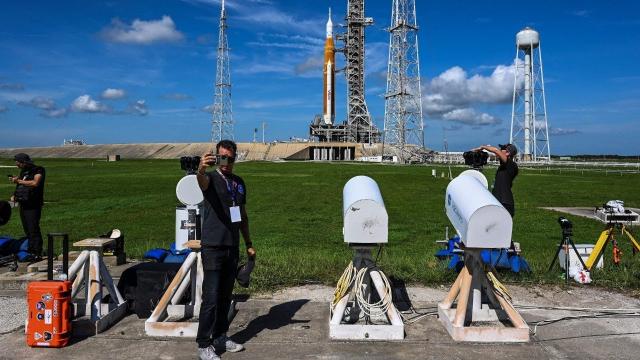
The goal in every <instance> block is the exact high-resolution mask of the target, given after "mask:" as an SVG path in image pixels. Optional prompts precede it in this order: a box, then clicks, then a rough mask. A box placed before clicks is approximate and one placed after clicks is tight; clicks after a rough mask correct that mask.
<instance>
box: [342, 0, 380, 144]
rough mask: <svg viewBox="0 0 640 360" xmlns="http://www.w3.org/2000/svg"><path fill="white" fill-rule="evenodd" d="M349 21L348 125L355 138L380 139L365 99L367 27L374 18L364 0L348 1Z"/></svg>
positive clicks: (347, 57)
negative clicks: (365, 8) (370, 15)
mask: <svg viewBox="0 0 640 360" xmlns="http://www.w3.org/2000/svg"><path fill="white" fill-rule="evenodd" d="M346 20H347V34H346V38H345V42H346V43H345V49H344V53H345V57H346V61H347V67H346V76H347V93H348V94H347V105H348V114H347V125H348V126H349V128H350V132H351V137H352V139H351V140H352V141H356V142H369V143H371V142H377V141H378V140H379V137H380V132H379V130H378V129H377V128H376V127H375V125H374V124H373V122H372V121H371V115H370V114H369V109H368V108H367V103H366V102H365V99H364V30H365V27H366V26H368V25H371V24H373V19H372V18H370V17H369V18H368V17H365V16H364V0H349V1H348V5H347V18H346Z"/></svg>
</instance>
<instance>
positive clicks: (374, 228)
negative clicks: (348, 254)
mask: <svg viewBox="0 0 640 360" xmlns="http://www.w3.org/2000/svg"><path fill="white" fill-rule="evenodd" d="M342 201H343V202H342V204H343V205H342V206H343V207H342V214H343V216H344V227H343V229H342V230H343V234H344V242H346V243H350V244H381V243H387V241H388V233H389V225H388V223H389V217H388V215H387V210H386V209H385V207H384V201H382V195H381V194H380V188H378V184H377V183H376V182H375V181H374V180H373V179H371V178H370V177H367V176H356V177H354V178H352V179H351V180H349V181H348V182H347V183H346V184H345V185H344V189H343V191H342Z"/></svg>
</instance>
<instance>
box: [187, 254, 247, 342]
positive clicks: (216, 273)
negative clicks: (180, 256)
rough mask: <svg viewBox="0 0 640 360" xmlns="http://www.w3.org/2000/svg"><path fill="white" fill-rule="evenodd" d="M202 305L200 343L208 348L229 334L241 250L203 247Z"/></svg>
mask: <svg viewBox="0 0 640 360" xmlns="http://www.w3.org/2000/svg"><path fill="white" fill-rule="evenodd" d="M201 256H202V267H203V271H204V274H203V275H204V276H203V279H202V304H201V305H200V319H199V324H198V335H197V337H196V342H197V343H198V347H201V348H204V347H207V346H209V345H212V344H213V339H216V338H217V337H219V336H220V335H223V334H224V333H226V332H227V330H229V319H228V317H227V314H228V313H229V307H230V305H231V296H232V294H233V285H234V283H235V280H236V272H237V271H238V257H239V250H238V248H237V247H215V248H210V247H206V246H205V247H203V248H202V253H201Z"/></svg>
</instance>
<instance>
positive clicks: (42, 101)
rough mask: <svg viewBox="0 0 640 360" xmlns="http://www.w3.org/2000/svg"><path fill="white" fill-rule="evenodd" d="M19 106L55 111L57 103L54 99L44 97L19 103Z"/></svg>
mask: <svg viewBox="0 0 640 360" xmlns="http://www.w3.org/2000/svg"><path fill="white" fill-rule="evenodd" d="M18 104H19V105H24V106H31V107H33V108H36V109H40V110H53V109H55V108H56V102H55V101H53V99H51V98H48V97H43V96H36V97H34V98H32V99H31V100H29V101H18Z"/></svg>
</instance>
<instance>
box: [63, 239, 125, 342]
mask: <svg viewBox="0 0 640 360" xmlns="http://www.w3.org/2000/svg"><path fill="white" fill-rule="evenodd" d="M114 241H115V240H114V239H85V240H81V241H78V242H75V243H74V244H73V246H75V247H79V248H84V250H82V252H81V253H80V255H79V256H78V258H77V259H76V261H74V262H73V265H71V267H70V268H69V281H71V282H73V285H72V287H71V298H72V299H73V303H74V324H73V327H74V329H78V328H80V329H82V328H83V327H85V326H86V327H89V329H90V330H89V331H88V332H90V333H93V334H97V333H100V332H103V331H104V330H106V329H108V328H109V327H110V326H111V325H113V324H115V323H116V322H118V321H119V320H120V319H122V318H123V317H124V316H125V315H126V312H127V303H126V302H125V301H124V299H123V297H122V295H121V294H120V292H119V291H118V288H117V287H116V286H115V284H114V283H113V279H112V278H111V274H109V270H107V267H106V265H105V264H104V261H103V260H102V254H103V251H104V247H105V246H108V245H111V244H112V243H113V242H114ZM105 287H106V288H107V290H108V291H109V301H107V302H104V303H103V299H104V292H103V290H104V288H105ZM82 289H84V290H85V291H84V295H85V296H84V299H81V298H77V297H76V296H77V295H78V294H79V293H80V290H82ZM74 332H76V331H75V330H74Z"/></svg>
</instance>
